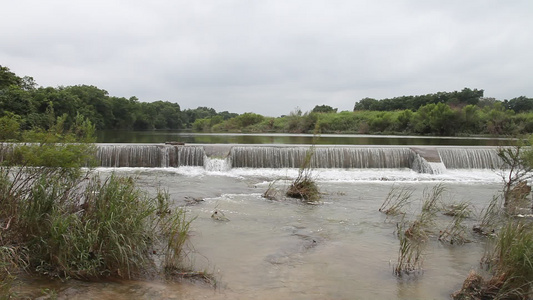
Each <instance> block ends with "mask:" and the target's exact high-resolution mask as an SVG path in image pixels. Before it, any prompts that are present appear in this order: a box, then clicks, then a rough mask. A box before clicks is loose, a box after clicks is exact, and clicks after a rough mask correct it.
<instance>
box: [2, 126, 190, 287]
mask: <svg viewBox="0 0 533 300" xmlns="http://www.w3.org/2000/svg"><path fill="white" fill-rule="evenodd" d="M77 120H78V121H79V122H77V123H76V124H75V127H74V128H71V129H68V130H67V129H65V128H63V125H62V124H63V122H64V117H62V118H58V119H57V123H55V124H53V126H51V128H50V129H48V130H35V131H32V132H24V133H22V134H21V136H26V137H32V138H33V139H34V140H33V141H35V142H32V143H19V144H10V145H8V146H6V144H2V146H4V147H5V148H4V149H2V150H5V151H2V153H1V154H2V155H1V157H2V161H1V164H0V207H1V208H2V209H1V210H0V259H1V260H0V277H1V279H3V281H2V285H0V288H1V289H3V292H4V290H6V289H9V284H7V283H8V282H9V281H8V280H9V279H13V278H14V277H13V276H14V274H16V272H17V271H20V270H25V271H27V272H30V273H38V274H43V275H47V276H54V277H62V278H77V279H93V278H102V277H107V276H115V277H124V278H133V277H142V276H145V275H149V274H151V273H155V272H159V271H160V270H161V269H162V268H165V267H166V266H167V265H172V266H173V267H177V266H178V260H179V259H180V258H182V256H183V255H184V253H183V251H182V248H183V245H184V243H185V238H186V236H187V231H188V229H189V224H190V220H188V219H187V218H186V216H185V213H184V211H183V210H181V209H172V208H171V206H170V204H169V196H168V194H165V193H163V192H161V191H158V192H157V194H156V195H155V196H149V195H148V194H147V193H145V192H143V191H141V190H140V189H139V188H138V187H137V186H136V183H135V180H134V179H133V178H131V177H120V176H117V175H114V174H113V175H110V176H108V177H102V176H100V175H99V174H97V173H95V172H94V170H93V169H91V168H90V166H91V160H92V159H93V158H94V156H95V147H94V145H93V144H92V143H91V141H92V138H91V135H92V132H94V127H93V126H92V125H91V124H90V123H87V122H82V121H81V118H79V117H78V118H77ZM86 166H89V168H84V167H86ZM161 245H166V246H164V247H163V246H161ZM156 253H157V254H161V255H163V256H164V259H163V260H162V265H161V266H160V267H161V268H159V266H158V258H157V257H156V256H155V255H154V254H156ZM6 293H7V292H6Z"/></svg>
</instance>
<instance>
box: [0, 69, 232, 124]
mask: <svg viewBox="0 0 533 300" xmlns="http://www.w3.org/2000/svg"><path fill="white" fill-rule="evenodd" d="M49 109H53V111H54V112H55V114H56V116H62V115H63V114H67V119H66V120H65V124H66V125H67V126H70V125H72V124H73V122H74V119H75V117H76V115H78V114H80V115H83V116H84V117H85V118H87V119H89V120H90V121H91V123H92V124H94V125H95V127H96V129H98V130H102V129H126V130H153V129H183V128H190V127H192V124H193V123H194V122H195V121H196V119H201V118H208V117H215V116H219V117H220V118H221V119H222V120H226V119H229V118H231V117H235V116H236V115H237V114H231V113H229V112H221V113H217V112H216V111H215V110H214V109H212V108H207V107H198V108H197V109H188V110H184V111H182V110H181V109H180V106H179V104H177V103H171V102H168V101H155V102H151V103H145V102H140V101H139V99H137V98H136V97H130V98H124V97H113V96H109V94H108V92H107V91H105V90H102V89H99V88H97V87H95V86H91V85H76V86H67V87H63V86H60V87H56V88H54V87H37V85H36V84H35V82H34V81H33V78H31V77H19V76H17V75H16V74H15V73H13V72H11V71H10V70H9V68H7V67H3V66H0V117H2V116H5V115H6V114H8V113H12V114H15V115H17V116H19V117H20V118H21V119H20V121H21V127H22V129H30V128H47V126H48V123H49V121H50V120H49V119H47V110H49Z"/></svg>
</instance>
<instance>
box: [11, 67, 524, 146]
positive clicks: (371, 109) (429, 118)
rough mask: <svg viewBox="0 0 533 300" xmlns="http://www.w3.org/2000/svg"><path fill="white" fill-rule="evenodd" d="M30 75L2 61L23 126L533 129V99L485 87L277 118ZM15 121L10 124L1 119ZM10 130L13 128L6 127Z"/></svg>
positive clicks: (435, 131) (442, 131) (420, 131)
mask: <svg viewBox="0 0 533 300" xmlns="http://www.w3.org/2000/svg"><path fill="white" fill-rule="evenodd" d="M36 86H37V85H36V84H35V82H34V81H33V78H31V77H19V76H17V75H16V74H14V73H13V72H11V71H10V70H9V69H8V68H6V67H2V66H0V117H2V116H6V115H15V116H17V117H18V118H19V121H20V122H19V123H20V126H21V129H31V128H36V127H39V128H48V127H47V126H48V124H49V123H50V116H51V114H50V113H49V112H50V111H52V112H54V115H55V116H62V115H64V114H67V117H66V119H65V120H64V123H65V125H67V126H70V125H72V124H73V123H74V122H75V118H76V116H77V115H82V116H83V117H85V118H87V119H88V120H90V121H91V123H92V124H94V125H95V128H96V129H97V130H103V129H111V130H114V129H125V130H154V129H188V128H190V129H193V130H195V131H206V132H209V131H211V132H290V133H311V132H321V133H340V132H342V133H361V134H365V133H372V134H382V133H386V134H416V135H440V136H448V135H478V134H488V135H517V134H524V133H531V132H533V98H527V97H525V96H520V97H516V98H513V99H510V100H504V101H498V100H496V99H494V98H487V97H484V91H483V90H478V89H470V88H464V89H463V90H461V91H454V92H438V93H435V94H427V95H419V96H402V97H396V98H386V99H380V100H378V99H372V98H364V99H361V100H360V101H358V102H357V103H356V104H355V106H354V111H341V112H337V109H336V108H333V107H331V106H329V105H316V106H315V107H314V108H313V110H312V111H310V112H302V111H301V110H300V109H298V108H296V109H295V110H294V111H293V112H290V113H289V114H288V115H284V116H281V117H277V118H273V117H266V116H262V115H259V114H256V113H251V112H247V113H244V114H241V115H238V114H235V113H229V112H227V111H223V112H217V111H215V110H214V109H213V108H208V107H198V108H196V109H186V110H181V109H180V106H179V104H177V103H171V102H168V101H156V102H151V103H147V102H140V101H139V100H138V99H137V98H136V97H130V98H123V97H113V96H109V95H108V93H107V92H106V91H105V90H102V89H99V88H97V87H95V86H88V85H77V86H68V87H62V86H60V87H57V88H53V87H36ZM1 126H9V124H0V127H1ZM4 132H8V131H5V130H4Z"/></svg>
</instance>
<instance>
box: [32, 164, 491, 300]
mask: <svg viewBox="0 0 533 300" xmlns="http://www.w3.org/2000/svg"><path fill="white" fill-rule="evenodd" d="M98 171H99V172H101V173H102V175H106V174H108V173H110V172H113V171H116V172H117V173H119V174H123V175H135V176H136V177H137V178H138V182H139V184H140V186H141V187H143V189H146V190H147V191H149V192H153V191H155V189H156V188H157V187H159V186H160V187H163V188H166V189H168V191H169V193H170V195H171V198H172V200H173V202H174V203H175V205H177V206H184V207H186V209H187V212H188V215H189V217H196V219H195V220H194V222H193V223H192V224H193V225H192V231H191V241H190V244H191V246H190V249H189V252H190V254H189V263H191V264H192V266H194V268H195V269H197V270H207V271H209V272H212V273H213V274H214V275H215V278H216V280H217V287H216V288H215V289H214V288H212V287H210V286H208V285H202V284H198V283H196V284H193V283H171V282H160V281H151V282H150V281H149V282H142V281H119V282H108V283H80V282H69V283H66V284H64V283H57V284H55V285H53V286H51V287H52V288H55V289H58V290H63V291H65V290H66V289H68V288H70V290H66V293H67V294H68V293H69V291H70V294H68V295H69V296H68V297H67V298H69V299H91V298H92V299H446V298H449V295H450V293H452V292H453V291H454V290H457V289H458V288H459V287H460V285H461V284H462V281H463V280H464V279H465V278H466V276H467V275H468V272H469V270H471V269H476V268H477V267H478V264H479V259H480V258H481V256H482V254H483V251H484V245H483V242H482V241H479V240H476V239H475V238H473V239H474V240H475V242H473V243H467V244H465V245H454V246H452V245H446V244H442V243H440V242H438V241H436V237H433V238H432V241H430V242H429V243H428V245H427V249H426V250H427V251H426V255H425V259H424V265H423V270H422V272H421V274H420V275H419V276H416V277H407V278H405V277H404V278H402V279H398V278H397V277H396V276H394V275H393V266H394V264H395V263H396V259H397V251H398V247H399V242H398V239H397V237H396V236H395V230H396V224H397V222H398V219H397V218H393V217H391V218H387V217H386V216H384V215H383V214H381V213H380V212H378V209H379V207H380V206H381V204H382V202H383V200H384V199H385V198H386V196H387V194H388V193H389V191H390V190H391V188H392V187H393V186H396V187H409V188H412V189H414V193H413V199H414V201H413V203H412V205H411V207H410V208H409V211H410V212H411V215H410V216H413V215H414V214H415V213H416V212H417V211H418V210H419V206H420V201H419V199H420V198H421V197H422V193H423V191H424V189H427V188H432V187H433V186H435V185H436V184H439V183H442V184H444V186H445V188H446V192H445V196H444V197H443V200H444V201H446V202H448V203H452V202H453V201H461V200H466V201H469V202H471V203H472V205H473V207H474V209H475V210H476V211H477V212H479V211H480V210H481V209H482V208H483V207H484V206H485V205H487V204H488V202H489V201H490V200H491V199H492V196H493V195H494V194H496V193H497V192H498V190H499V188H500V178H499V177H498V176H497V175H496V174H494V173H493V172H491V171H484V170H476V171H457V170H447V171H446V172H445V173H444V174H440V175H429V174H419V173H416V172H414V171H412V170H407V169H405V170H383V169H381V170H377V169H374V170H328V169H318V170H316V172H315V173H314V174H315V176H316V177H315V178H316V180H317V182H318V185H319V187H320V190H321V192H322V193H323V195H322V200H321V202H320V203H319V204H318V205H306V204H302V203H301V202H299V201H297V200H291V199H280V200H278V201H276V200H274V201H272V200H267V199H264V198H263V197H261V194H262V193H263V192H264V191H265V190H266V189H267V188H268V187H269V184H270V183H271V182H273V181H275V184H276V186H277V187H278V188H279V189H280V190H282V189H283V188H284V186H285V185H286V184H287V181H285V180H284V179H286V178H287V179H290V178H294V176H295V175H296V172H297V171H296V170H294V169H231V170H227V171H222V172H209V171H206V170H204V169H203V168H200V167H183V168H177V169H170V168H168V169H141V168H137V169H127V168H122V169H116V170H114V169H98ZM190 198H201V199H204V201H200V202H199V203H198V204H195V205H186V204H187V199H190ZM280 198H282V197H280ZM214 210H218V211H219V212H221V213H223V214H224V215H225V216H226V217H227V218H228V219H229V220H230V221H229V222H220V221H215V220H213V219H212V218H211V215H212V213H213V211H214ZM450 221H451V219H450V218H449V217H446V216H439V220H438V223H439V224H440V225H439V226H441V227H440V228H443V227H444V226H445V225H447V223H448V222H450ZM467 222H468V224H467V226H468V228H471V225H472V224H473V223H474V220H468V221H467ZM32 285H33V289H35V288H39V287H43V286H44V287H46V286H48V287H50V283H49V282H48V283H43V284H40V283H38V282H36V281H33V282H32ZM26 288H27V287H26Z"/></svg>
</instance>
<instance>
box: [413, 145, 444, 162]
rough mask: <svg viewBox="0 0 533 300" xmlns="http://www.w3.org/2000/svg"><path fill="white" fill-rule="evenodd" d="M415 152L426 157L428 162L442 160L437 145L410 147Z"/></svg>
mask: <svg viewBox="0 0 533 300" xmlns="http://www.w3.org/2000/svg"><path fill="white" fill-rule="evenodd" d="M410 149H411V150H412V151H413V152H414V153H416V154H418V155H420V157H422V158H424V159H425V160H426V161H427V162H432V163H441V162H442V160H441V159H440V155H439V151H438V150H437V148H435V147H425V148H420V147H411V148H410Z"/></svg>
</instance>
